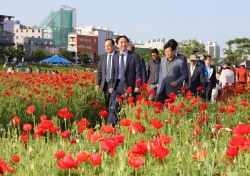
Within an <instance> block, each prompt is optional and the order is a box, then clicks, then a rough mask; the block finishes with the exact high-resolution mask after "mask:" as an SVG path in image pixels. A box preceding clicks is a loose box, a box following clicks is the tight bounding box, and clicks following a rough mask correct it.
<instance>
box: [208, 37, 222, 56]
mask: <svg viewBox="0 0 250 176" xmlns="http://www.w3.org/2000/svg"><path fill="white" fill-rule="evenodd" d="M205 50H206V51H207V53H208V55H210V56H211V57H212V58H216V59H220V46H219V45H218V44H217V42H210V41H209V42H208V43H207V44H206V45H205Z"/></svg>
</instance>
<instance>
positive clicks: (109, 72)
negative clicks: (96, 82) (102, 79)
mask: <svg viewBox="0 0 250 176" xmlns="http://www.w3.org/2000/svg"><path fill="white" fill-rule="evenodd" d="M111 57H112V55H111V54H109V58H108V60H107V62H108V64H107V67H106V82H109V81H110V78H111V76H110V75H111Z"/></svg>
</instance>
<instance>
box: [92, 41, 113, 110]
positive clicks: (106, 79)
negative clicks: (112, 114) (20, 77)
mask: <svg viewBox="0 0 250 176" xmlns="http://www.w3.org/2000/svg"><path fill="white" fill-rule="evenodd" d="M104 48H105V50H106V52H107V53H105V54H103V55H101V57H100V61H99V63H98V71H97V76H96V88H95V89H96V91H99V90H102V91H103V92H104V100H105V108H106V111H109V99H110V93H109V88H110V80H111V71H112V62H113V57H114V54H115V52H116V51H115V42H114V40H113V39H110V38H108V39H106V40H105V42H104Z"/></svg>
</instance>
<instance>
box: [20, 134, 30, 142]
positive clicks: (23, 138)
mask: <svg viewBox="0 0 250 176" xmlns="http://www.w3.org/2000/svg"><path fill="white" fill-rule="evenodd" d="M21 141H23V142H28V141H29V138H28V134H27V133H26V132H23V133H22V136H21Z"/></svg>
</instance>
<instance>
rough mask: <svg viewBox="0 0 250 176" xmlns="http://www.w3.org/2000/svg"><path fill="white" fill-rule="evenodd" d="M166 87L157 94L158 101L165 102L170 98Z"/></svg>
mask: <svg viewBox="0 0 250 176" xmlns="http://www.w3.org/2000/svg"><path fill="white" fill-rule="evenodd" d="M165 90H166V87H165V86H164V88H163V90H162V92H161V93H160V94H158V95H157V102H161V103H162V104H165V100H166V99H169V96H168V95H167V94H166V92H165Z"/></svg>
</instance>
